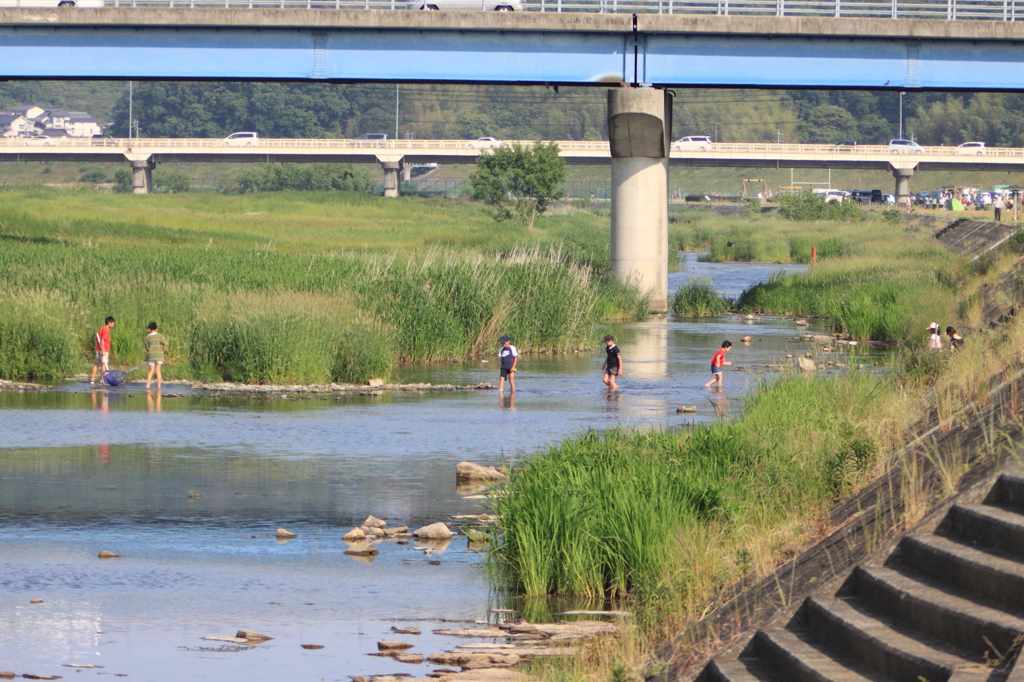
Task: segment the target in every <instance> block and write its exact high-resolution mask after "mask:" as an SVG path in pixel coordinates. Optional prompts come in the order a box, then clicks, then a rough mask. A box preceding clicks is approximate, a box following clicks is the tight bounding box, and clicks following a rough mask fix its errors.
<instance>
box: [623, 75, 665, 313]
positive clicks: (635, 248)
mask: <svg viewBox="0 0 1024 682" xmlns="http://www.w3.org/2000/svg"><path fill="white" fill-rule="evenodd" d="M608 134H609V140H610V142H611V154H612V206H611V209H612V254H611V256H612V257H611V262H612V273H613V274H614V275H615V276H616V277H617V278H618V279H619V280H621V281H626V282H635V283H636V284H637V285H638V286H639V287H640V290H641V291H642V292H643V293H645V294H646V295H647V296H648V298H649V300H650V304H651V310H652V311H653V312H664V311H666V310H668V156H669V150H670V147H671V139H672V96H671V95H670V94H668V93H666V92H665V91H664V90H655V89H653V88H626V87H623V88H615V89H613V90H609V91H608Z"/></svg>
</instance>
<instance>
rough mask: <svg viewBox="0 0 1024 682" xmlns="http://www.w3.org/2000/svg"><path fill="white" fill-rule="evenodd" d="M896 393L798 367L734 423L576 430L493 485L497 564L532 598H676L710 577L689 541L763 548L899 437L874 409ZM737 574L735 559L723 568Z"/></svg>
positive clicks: (871, 382) (765, 389) (877, 380)
mask: <svg viewBox="0 0 1024 682" xmlns="http://www.w3.org/2000/svg"><path fill="white" fill-rule="evenodd" d="M895 393H896V392H895V391H893V390H892V388H891V381H890V380H888V379H885V378H881V377H875V376H867V375H864V374H853V375H848V376H845V377H842V378H839V379H831V378H823V377H814V376H802V375H790V376H788V377H785V378H782V379H779V380H778V381H775V382H774V383H772V384H770V385H762V386H761V387H760V388H759V390H758V391H757V392H756V393H754V394H753V395H752V396H751V397H750V398H749V399H748V401H747V405H746V407H745V410H744V414H743V416H742V417H741V418H739V419H737V420H735V421H732V422H728V423H725V424H718V425H714V426H699V427H696V428H692V429H672V430H636V431H631V430H623V429H616V430H612V431H608V432H606V433H603V434H601V433H597V432H588V433H586V434H584V435H582V436H579V437H576V438H572V439H569V440H567V441H564V442H563V443H562V444H561V445H560V446H558V447H555V448H552V449H550V450H548V451H546V452H543V453H540V454H538V455H536V456H535V457H533V458H532V459H531V460H530V461H529V462H528V463H527V464H526V465H525V466H524V467H522V468H521V469H517V470H515V471H514V472H513V473H512V475H511V477H510V479H509V481H508V483H507V485H506V486H505V487H504V489H503V490H502V492H501V494H499V495H495V496H494V498H493V501H494V505H495V510H496V512H497V513H498V515H499V516H500V518H501V525H500V528H501V530H500V532H499V535H498V544H497V549H496V551H495V558H494V561H495V565H496V567H497V568H498V569H499V573H500V574H501V575H502V576H504V578H505V579H506V580H507V582H508V583H509V585H510V586H511V587H512V588H514V589H517V590H519V591H521V592H523V593H524V594H526V595H527V596H538V595H549V594H577V595H584V596H587V597H591V598H596V597H602V596H613V597H614V596H623V595H626V594H629V595H631V596H633V597H635V598H637V599H639V600H640V601H641V602H642V603H643V604H644V606H645V607H649V608H653V607H654V605H655V604H657V603H659V602H660V601H662V600H664V599H668V602H666V603H675V600H676V598H677V596H678V594H679V592H680V591H683V592H685V591H687V590H688V589H690V588H692V587H693V584H692V582H693V581H694V580H699V581H701V583H702V584H703V583H705V582H706V580H707V579H708V576H706V575H703V574H701V572H702V571H703V570H705V568H706V563H705V562H706V561H707V560H708V557H706V556H701V555H694V556H689V555H688V553H687V552H681V550H680V547H681V546H685V547H687V548H692V545H691V544H690V541H689V540H687V539H693V538H697V537H700V536H702V535H704V534H706V533H708V532H709V531H710V530H712V529H713V530H714V531H715V532H716V533H719V534H723V535H727V536H729V537H730V538H731V539H730V540H729V543H728V544H730V545H731V546H733V547H734V548H739V547H743V546H744V544H745V543H748V544H749V546H747V547H746V550H747V551H749V552H752V553H755V554H759V555H760V554H763V552H764V551H765V548H764V547H755V545H757V543H758V540H757V538H758V535H759V534H761V533H765V532H766V531H767V530H768V529H772V528H775V527H777V526H778V525H779V524H781V523H783V522H785V521H786V520H787V518H788V517H789V516H790V515H791V513H792V510H793V509H801V510H802V512H803V513H805V514H813V513H814V511H815V510H820V509H823V508H824V507H825V506H826V505H827V504H828V503H829V502H831V501H832V499H833V498H834V496H835V495H836V494H837V492H839V491H844V490H846V489H848V487H849V486H851V485H854V484H855V483H856V482H857V481H859V480H863V477H864V476H865V474H866V473H867V472H868V471H869V470H870V468H871V467H872V466H874V465H875V464H877V455H878V453H879V452H880V451H882V450H883V449H885V448H887V447H888V446H889V445H891V443H892V438H893V435H894V433H895V432H894V430H893V429H892V428H891V427H892V425H891V424H887V423H884V422H877V421H874V420H873V419H872V415H873V414H876V413H877V411H878V410H879V409H880V408H884V407H886V406H887V404H888V403H889V402H892V401H896V402H898V400H899V398H898V396H896V395H895ZM715 570H716V571H718V570H722V567H721V566H718V567H716V569H715ZM733 577H736V569H735V568H733V569H731V570H729V571H728V573H727V574H725V575H721V574H720V575H718V576H717V577H716V579H717V580H729V579H732V578H733ZM669 595H676V596H673V597H671V598H669Z"/></svg>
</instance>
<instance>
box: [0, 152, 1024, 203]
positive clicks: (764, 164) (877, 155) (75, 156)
mask: <svg viewBox="0 0 1024 682" xmlns="http://www.w3.org/2000/svg"><path fill="white" fill-rule="evenodd" d="M516 143H518V144H521V145H524V146H530V145H532V144H533V142H532V141H530V140H520V141H502V142H489V141H478V140H386V141H383V140H347V139H267V138H261V139H258V140H253V141H252V146H232V145H231V144H229V143H227V142H225V141H224V140H221V139H205V138H198V139H188V138H165V139H159V138H138V139H113V138H97V139H75V138H55V139H48V138H32V139H28V140H26V139H19V138H10V139H5V140H0V161H15V162H17V161H79V162H83V161H85V162H88V161H94V162H95V161H127V162H128V163H130V164H131V166H132V169H133V171H134V173H133V185H134V190H135V192H136V193H138V194H145V193H147V192H149V191H151V189H152V171H153V169H154V168H155V166H156V165H157V164H158V163H165V162H211V161H229V162H234V163H270V162H282V163H316V162H321V163H373V162H376V163H379V164H380V165H381V167H382V168H383V169H384V188H385V196H392V197H393V196H398V188H399V183H398V175H399V173H402V172H406V173H408V171H409V170H411V168H412V166H413V165H417V164H424V163H447V164H457V163H475V162H476V159H477V157H479V156H480V155H481V154H486V153H488V150H490V149H492V148H493V147H494V146H496V145H504V144H516ZM554 143H555V144H557V145H558V149H559V155H560V156H561V157H562V158H564V159H565V160H566V162H567V163H569V164H573V165H595V164H608V163H611V160H612V155H611V145H610V144H609V143H608V142H575V141H572V140H556V141H554ZM668 163H669V165H671V166H692V167H733V168H836V169H840V168H859V169H866V170H887V171H890V172H892V174H893V175H894V176H895V178H896V180H897V194H898V195H901V196H906V195H907V194H908V193H909V186H908V185H907V184H906V183H907V182H908V181H909V178H910V177H911V176H912V175H913V174H914V172H915V171H927V170H946V171H948V170H969V171H978V170H999V171H1009V172H1024V149H1022V148H998V147H989V148H986V149H982V150H978V149H974V148H971V149H959V148H957V147H921V148H920V153H913V152H911V153H894V152H893V151H892V150H891V149H890V148H889V147H888V145H855V146H847V145H821V144H776V143H750V142H718V143H714V144H712V145H711V148H710V149H707V150H700V149H680V148H678V145H673V146H672V148H671V149H670V153H669V158H668ZM406 179H408V176H407V177H406Z"/></svg>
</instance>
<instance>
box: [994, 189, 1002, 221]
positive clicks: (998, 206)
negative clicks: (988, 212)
mask: <svg viewBox="0 0 1024 682" xmlns="http://www.w3.org/2000/svg"><path fill="white" fill-rule="evenodd" d="M992 208H993V210H994V211H995V214H996V216H995V218H996V220H1002V219H1003V195H1002V194H997V195H996V196H995V198H994V199H993V200H992Z"/></svg>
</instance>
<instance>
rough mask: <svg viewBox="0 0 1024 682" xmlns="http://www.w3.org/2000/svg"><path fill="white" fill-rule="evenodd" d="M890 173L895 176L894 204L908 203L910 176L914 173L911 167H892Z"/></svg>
mask: <svg viewBox="0 0 1024 682" xmlns="http://www.w3.org/2000/svg"><path fill="white" fill-rule="evenodd" d="M892 175H893V177H894V178H896V205H897V206H909V205H910V178H912V177H913V175H914V169H913V168H893V169H892Z"/></svg>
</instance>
